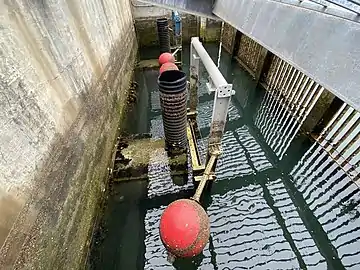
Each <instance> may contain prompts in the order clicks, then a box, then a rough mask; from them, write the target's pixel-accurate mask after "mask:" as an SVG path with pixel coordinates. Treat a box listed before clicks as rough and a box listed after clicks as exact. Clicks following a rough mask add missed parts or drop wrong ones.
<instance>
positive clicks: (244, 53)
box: [237, 34, 262, 74]
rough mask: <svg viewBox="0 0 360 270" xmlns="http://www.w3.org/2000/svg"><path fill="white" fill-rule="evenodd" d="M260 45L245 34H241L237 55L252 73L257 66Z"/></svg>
mask: <svg viewBox="0 0 360 270" xmlns="http://www.w3.org/2000/svg"><path fill="white" fill-rule="evenodd" d="M261 48H262V47H261V45H260V44H258V43H257V42H256V41H254V40H252V39H251V38H249V37H248V36H246V35H244V34H243V35H241V38H240V46H239V50H238V54H237V57H238V59H239V60H240V61H241V62H242V63H243V65H246V67H247V68H249V69H250V71H252V72H253V73H254V74H255V72H256V71H257V68H258V61H259V58H260V53H261Z"/></svg>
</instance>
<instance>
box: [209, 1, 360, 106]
mask: <svg viewBox="0 0 360 270" xmlns="http://www.w3.org/2000/svg"><path fill="white" fill-rule="evenodd" d="M213 12H214V14H216V15H217V16H219V17H220V18H221V19H223V20H224V21H225V22H227V23H229V24H230V25H232V26H233V27H235V28H236V29H238V30H239V31H241V32H242V33H244V34H246V35H248V36H249V37H251V38H252V39H254V40H255V41H256V42H258V43H259V44H261V45H262V46H263V47H265V48H266V49H268V50H269V51H271V52H272V53H274V54H276V55H277V56H279V57H281V58H282V59H284V60H285V61H287V62H288V63H290V64H292V65H293V66H294V67H296V68H297V69H299V70H300V71H301V72H303V73H304V74H306V75H307V76H309V77H310V78H312V79H313V80H314V81H316V82H318V83H319V84H321V85H322V86H324V87H325V88H326V89H328V90H329V91H331V92H332V93H333V94H335V95H336V96H338V97H339V98H341V99H342V100H344V101H345V102H347V103H348V104H349V105H351V106H352V107H354V108H355V109H357V110H359V109H360V91H359V87H360V49H359V44H360V24H359V23H357V22H354V21H350V20H346V19H343V18H340V17H336V16H332V15H329V14H324V13H321V12H318V11H314V10H309V9H305V8H301V7H296V6H292V5H287V4H283V3H280V2H276V1H270V0H242V1H238V0H218V1H216V3H215V6H214V10H213Z"/></svg>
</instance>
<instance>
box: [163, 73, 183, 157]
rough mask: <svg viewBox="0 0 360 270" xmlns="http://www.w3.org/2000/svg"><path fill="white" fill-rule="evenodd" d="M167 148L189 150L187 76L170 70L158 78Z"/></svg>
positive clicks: (170, 149)
mask: <svg viewBox="0 0 360 270" xmlns="http://www.w3.org/2000/svg"><path fill="white" fill-rule="evenodd" d="M158 85H159V91H160V104H161V110H162V117H163V125H164V132H165V144H166V148H167V149H168V150H169V151H170V152H172V151H181V152H182V151H183V150H185V149H186V148H187V133H186V124H187V109H186V102H187V91H186V85H187V81H186V74H185V73H184V72H182V71H179V70H168V71H164V72H163V73H161V75H160V76H159V78H158Z"/></svg>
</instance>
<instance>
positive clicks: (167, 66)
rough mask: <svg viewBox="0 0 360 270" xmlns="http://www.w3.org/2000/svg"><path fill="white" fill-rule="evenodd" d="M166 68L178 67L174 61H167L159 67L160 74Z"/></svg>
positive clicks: (174, 68) (176, 68)
mask: <svg viewBox="0 0 360 270" xmlns="http://www.w3.org/2000/svg"><path fill="white" fill-rule="evenodd" d="M166 70H179V68H178V67H177V65H175V64H174V63H170V62H167V63H165V64H163V65H162V66H161V67H160V74H161V73H163V72H164V71H166Z"/></svg>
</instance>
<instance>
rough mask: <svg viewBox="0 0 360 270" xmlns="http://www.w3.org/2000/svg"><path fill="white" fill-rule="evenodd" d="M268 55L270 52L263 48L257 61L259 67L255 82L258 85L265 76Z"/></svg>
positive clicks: (256, 71)
mask: <svg viewBox="0 0 360 270" xmlns="http://www.w3.org/2000/svg"><path fill="white" fill-rule="evenodd" d="M267 55H268V50H267V49H265V48H264V47H261V51H260V53H259V56H258V60H257V67H256V70H255V81H256V82H257V83H258V82H259V81H260V77H261V75H262V74H263V70H264V64H265V60H266V57H267Z"/></svg>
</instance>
